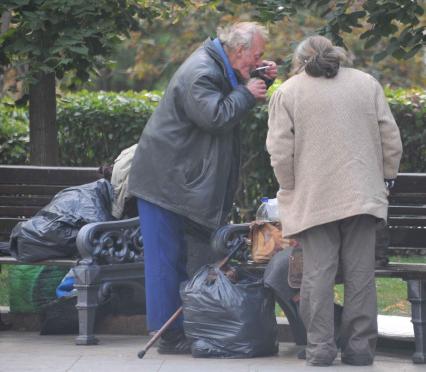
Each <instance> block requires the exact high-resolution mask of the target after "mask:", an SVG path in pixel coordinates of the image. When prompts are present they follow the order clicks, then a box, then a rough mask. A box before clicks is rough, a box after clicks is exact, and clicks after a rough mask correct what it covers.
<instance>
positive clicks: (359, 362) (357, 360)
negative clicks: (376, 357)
mask: <svg viewBox="0 0 426 372" xmlns="http://www.w3.org/2000/svg"><path fill="white" fill-rule="evenodd" d="M341 359H342V363H343V364H349V365H351V366H369V365H371V364H373V359H372V358H371V356H369V355H350V356H348V355H342V358H341Z"/></svg>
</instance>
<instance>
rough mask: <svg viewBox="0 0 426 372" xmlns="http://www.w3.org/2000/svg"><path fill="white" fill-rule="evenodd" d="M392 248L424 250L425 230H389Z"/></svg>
mask: <svg viewBox="0 0 426 372" xmlns="http://www.w3.org/2000/svg"><path fill="white" fill-rule="evenodd" d="M389 238H390V245H391V246H393V247H412V248H426V229H424V228H420V229H389Z"/></svg>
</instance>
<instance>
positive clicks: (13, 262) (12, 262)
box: [0, 256, 78, 266]
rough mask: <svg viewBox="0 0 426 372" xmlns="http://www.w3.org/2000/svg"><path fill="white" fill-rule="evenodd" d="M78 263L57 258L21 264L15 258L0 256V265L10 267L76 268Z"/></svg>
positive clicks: (73, 260) (74, 260) (75, 260)
mask: <svg viewBox="0 0 426 372" xmlns="http://www.w3.org/2000/svg"><path fill="white" fill-rule="evenodd" d="M77 263H78V260H77V259H65V258H56V259H54V260H44V261H37V262H21V261H18V260H17V259H16V258H14V257H9V256H0V264H8V265H48V266H74V265H76V264H77Z"/></svg>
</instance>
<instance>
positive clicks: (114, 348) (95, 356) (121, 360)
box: [0, 331, 426, 372]
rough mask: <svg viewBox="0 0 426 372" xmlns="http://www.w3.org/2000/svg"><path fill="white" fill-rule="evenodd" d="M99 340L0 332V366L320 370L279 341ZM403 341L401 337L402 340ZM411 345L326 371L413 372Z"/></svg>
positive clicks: (14, 369)
mask: <svg viewBox="0 0 426 372" xmlns="http://www.w3.org/2000/svg"><path fill="white" fill-rule="evenodd" d="M99 339H100V340H101V343H100V344H99V345H97V346H76V345H74V336H62V335H61V336H40V335H39V334H38V333H32V332H11V331H7V332H0V372H26V371H48V372H59V371H60V372H65V371H67V372H68V371H75V372H88V371H94V372H98V371H99V372H112V371H114V372H127V371H137V372H278V371H288V372H293V371H318V370H321V368H323V367H310V366H307V365H306V364H305V362H304V361H302V360H298V359H297V358H296V356H295V355H296V352H297V351H298V347H297V346H295V345H294V344H293V343H281V344H280V351H279V354H278V355H277V356H273V357H268V358H253V359H194V358H192V357H191V356H164V355H160V354H158V353H157V352H156V350H155V348H152V349H151V350H150V351H149V352H148V353H147V354H146V355H145V358H144V359H138V358H137V353H138V352H139V351H140V350H141V349H142V348H143V346H144V345H145V343H146V342H147V340H148V337H147V336H127V335H104V334H103V335H99ZM401 345H402V343H401ZM411 352H412V351H411V350H407V349H404V348H401V347H398V346H397V349H389V348H388V349H384V348H383V347H381V348H380V349H379V351H378V353H377V357H376V361H375V363H374V365H373V366H369V367H352V366H346V365H342V364H341V363H340V359H336V361H335V363H334V364H333V366H331V367H327V371H330V372H331V371H344V372H351V371H363V372H364V371H367V372H369V371H374V372H378V371H383V372H393V371H394V372H417V371H419V372H420V371H422V372H424V371H425V370H426V367H425V365H415V364H413V363H412V362H411Z"/></svg>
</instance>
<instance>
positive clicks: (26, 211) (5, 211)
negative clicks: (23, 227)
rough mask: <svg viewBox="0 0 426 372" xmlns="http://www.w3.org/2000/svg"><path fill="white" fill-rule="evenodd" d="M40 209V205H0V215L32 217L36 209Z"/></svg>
mask: <svg viewBox="0 0 426 372" xmlns="http://www.w3.org/2000/svg"><path fill="white" fill-rule="evenodd" d="M39 210H40V207H30V206H28V207H25V206H21V207H14V208H11V207H10V206H9V207H5V206H1V205H0V216H9V217H27V218H29V217H32V216H34V215H35V214H36V213H37V212H38V211H39Z"/></svg>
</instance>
